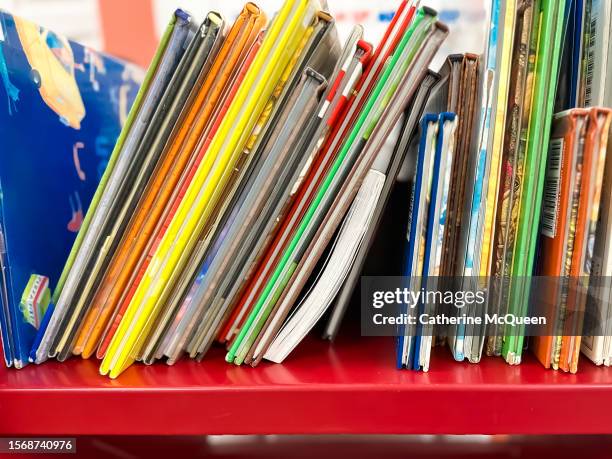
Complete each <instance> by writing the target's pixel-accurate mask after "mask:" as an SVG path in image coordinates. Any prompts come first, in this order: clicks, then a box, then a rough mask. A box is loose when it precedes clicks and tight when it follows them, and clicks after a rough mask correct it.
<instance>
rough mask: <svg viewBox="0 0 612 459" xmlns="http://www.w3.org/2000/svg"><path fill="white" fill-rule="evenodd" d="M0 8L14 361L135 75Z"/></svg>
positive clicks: (6, 293) (90, 191)
mask: <svg viewBox="0 0 612 459" xmlns="http://www.w3.org/2000/svg"><path fill="white" fill-rule="evenodd" d="M142 75H143V73H142V71H141V69H140V68H138V67H135V66H132V65H129V64H126V63H125V62H122V61H120V60H117V59H114V58H111V57H109V56H107V55H105V54H102V53H98V52H95V51H93V50H91V49H89V48H87V47H84V46H81V45H79V44H76V43H73V42H71V41H69V40H67V39H66V38H64V37H62V36H60V35H57V34H55V33H54V32H52V31H50V30H47V29H45V28H43V27H40V26H38V25H36V24H34V23H32V22H29V21H27V20H24V19H21V18H18V17H15V16H12V15H11V14H9V13H6V12H2V11H0V202H1V213H0V232H1V234H0V255H1V256H0V265H1V268H2V275H3V277H2V292H1V293H2V294H1V295H0V296H1V299H2V309H1V310H0V325H1V328H2V345H3V351H4V357H5V362H6V364H7V365H8V366H15V367H17V368H20V367H22V366H23V365H25V364H26V363H27V360H28V358H27V357H28V354H29V351H30V347H31V345H32V341H33V340H34V337H35V334H36V331H37V329H38V328H39V327H40V324H41V321H42V318H43V316H44V314H45V311H46V309H47V307H48V305H49V301H50V292H51V291H52V290H53V289H54V288H55V285H56V284H57V282H58V279H59V276H60V274H61V271H62V268H63V266H64V264H65V262H66V259H67V257H68V254H69V252H70V249H71V246H72V244H73V242H74V240H75V238H76V234H77V232H78V231H79V228H80V226H81V223H82V222H83V219H84V216H85V213H86V211H87V208H88V206H89V203H90V202H91V199H92V197H93V195H94V193H95V191H96V188H97V186H98V183H99V181H100V178H101V177H102V174H103V172H104V170H105V168H106V165H107V163H108V160H109V157H110V155H111V152H112V151H113V148H114V145H115V141H116V139H117V137H118V135H119V133H120V131H121V127H122V124H123V123H124V122H125V120H126V118H127V115H128V112H129V109H130V107H131V105H132V103H133V101H134V98H135V96H136V94H137V92H138V88H139V86H140V82H141V79H142Z"/></svg>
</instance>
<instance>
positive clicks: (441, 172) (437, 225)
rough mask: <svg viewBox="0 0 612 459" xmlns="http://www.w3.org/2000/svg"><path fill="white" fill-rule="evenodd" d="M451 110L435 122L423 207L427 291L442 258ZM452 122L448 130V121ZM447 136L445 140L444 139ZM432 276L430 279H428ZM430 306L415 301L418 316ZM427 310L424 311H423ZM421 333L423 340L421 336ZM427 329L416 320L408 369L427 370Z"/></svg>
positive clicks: (424, 286)
mask: <svg viewBox="0 0 612 459" xmlns="http://www.w3.org/2000/svg"><path fill="white" fill-rule="evenodd" d="M455 118H456V116H455V114H454V113H446V112H445V113H441V114H440V116H439V121H438V123H439V124H438V133H437V139H436V144H435V147H436V148H435V155H434V158H433V175H432V178H431V185H430V186H429V190H426V191H428V193H429V202H428V209H427V225H426V230H425V233H424V236H425V238H424V239H425V241H424V243H425V251H424V258H423V263H422V271H421V274H420V275H421V288H422V290H423V291H425V292H426V291H427V289H428V288H429V287H431V288H432V290H435V286H436V284H437V280H436V279H435V277H436V276H438V275H439V270H440V263H441V258H442V241H443V240H444V230H445V223H446V203H447V200H448V193H449V186H450V172H451V169H452V162H453V157H452V152H451V148H452V147H451V142H452V141H453V140H452V139H454V132H455V128H456V123H455ZM451 123H452V132H450V131H451V126H450V124H451ZM446 137H448V139H446ZM431 277H433V278H434V279H429V278H431ZM432 306H433V305H427V306H426V305H425V304H424V303H423V302H421V303H419V304H418V306H417V308H418V315H419V316H420V315H421V314H423V313H425V312H428V313H430V314H431V313H432V311H431V310H430V309H431V308H432ZM426 309H427V311H426ZM424 333H425V335H426V336H427V339H424ZM431 336H432V335H431V330H429V331H426V332H424V327H423V325H422V324H421V323H420V322H418V323H417V330H416V334H415V337H414V346H413V347H412V354H413V355H412V356H411V358H410V360H411V362H412V369H413V370H419V369H421V368H422V369H424V370H427V369H428V367H429V352H428V353H427V361H426V362H425V361H421V358H420V354H421V345H422V343H423V341H425V346H427V348H426V349H428V350H429V349H431Z"/></svg>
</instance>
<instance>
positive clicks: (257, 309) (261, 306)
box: [226, 8, 436, 364]
mask: <svg viewBox="0 0 612 459" xmlns="http://www.w3.org/2000/svg"><path fill="white" fill-rule="evenodd" d="M435 19H436V17H435V16H434V15H433V14H432V12H431V10H429V9H423V8H421V9H419V10H418V11H417V13H416V15H415V18H414V19H413V21H412V22H411V24H410V26H409V27H408V29H407V30H406V32H405V33H404V35H403V36H402V39H401V40H400V42H399V44H398V45H397V48H396V50H395V51H394V53H393V55H392V57H391V58H390V60H389V62H388V64H387V65H386V66H385V67H384V70H383V73H382V74H381V76H380V78H379V79H378V81H377V82H376V85H375V87H374V89H373V90H372V92H371V94H370V95H369V97H368V99H367V102H366V104H365V105H364V107H363V109H362V110H361V112H360V114H359V117H358V119H357V121H356V123H355V125H354V126H353V128H352V130H351V132H350V135H349V136H348V138H347V139H346V140H345V142H344V143H343V146H342V149H341V150H340V152H339V153H338V156H337V157H336V159H335V161H334V163H333V165H332V166H331V168H330V170H329V171H328V173H327V175H326V176H325V180H324V181H323V183H322V184H321V187H320V188H319V190H318V191H317V194H316V196H315V198H314V199H313V201H312V203H311V204H310V206H309V207H308V210H307V211H306V213H305V215H304V217H303V218H302V220H301V222H300V225H299V227H298V229H297V231H296V233H295V234H294V236H293V238H292V240H291V241H290V242H289V244H288V246H287V249H286V250H285V252H284V253H283V256H282V258H281V260H280V261H279V263H278V264H277V266H276V268H275V270H274V272H273V274H272V276H271V277H270V279H269V280H268V282H267V283H266V286H265V288H264V290H263V292H262V294H261V295H260V296H259V298H258V299H257V303H256V304H255V306H254V308H253V310H252V311H251V313H250V314H249V317H248V318H247V320H246V322H245V324H244V326H243V327H242V329H241V330H240V333H239V334H238V337H237V338H236V340H235V341H234V343H233V344H232V346H231V348H230V350H229V352H228V353H227V356H226V361H228V362H234V363H236V364H241V363H242V362H243V360H244V358H245V356H246V354H247V352H248V350H249V348H250V346H251V345H252V343H253V342H254V341H255V339H256V338H257V336H258V334H259V332H260V331H261V328H262V326H263V325H264V323H265V322H266V319H267V317H268V315H269V314H270V312H271V311H272V310H273V308H274V306H275V304H276V302H277V301H278V299H279V298H280V296H281V294H282V292H283V290H284V289H285V287H286V286H287V283H288V282H289V280H290V279H291V277H292V275H293V273H294V271H295V269H296V268H297V266H298V264H299V259H300V255H303V253H304V249H305V247H307V246H308V244H307V243H306V241H309V240H311V239H312V236H313V235H314V232H316V228H317V227H318V225H316V221H315V220H317V218H318V217H320V216H322V215H324V214H325V212H322V211H321V207H320V206H322V205H323V206H324V205H330V204H331V201H333V196H335V193H337V190H338V189H339V187H340V186H341V184H342V182H343V180H341V179H340V180H339V177H341V176H342V175H343V173H348V172H349V171H350V166H351V164H352V163H353V162H354V161H355V160H356V157H357V156H358V155H359V152H361V151H362V150H363V147H364V146H365V143H366V142H367V139H368V137H369V134H370V133H371V131H372V129H373V125H375V124H376V122H377V121H378V119H380V116H381V115H382V112H383V110H384V108H385V107H386V106H387V105H388V104H389V103H390V101H391V99H392V97H393V94H394V93H395V91H396V90H397V86H398V84H399V81H400V80H401V77H402V75H403V74H404V73H405V72H406V70H407V69H408V66H409V64H410V62H412V60H413V59H414V56H415V55H416V53H417V51H418V50H419V49H420V47H421V45H422V42H423V40H424V38H425V36H426V35H427V33H428V31H429V30H430V27H431V25H432V24H433V23H434V22H435ZM313 230H314V232H313ZM311 233H312V234H311Z"/></svg>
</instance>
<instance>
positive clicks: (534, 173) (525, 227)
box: [502, 0, 565, 364]
mask: <svg viewBox="0 0 612 459" xmlns="http://www.w3.org/2000/svg"><path fill="white" fill-rule="evenodd" d="M564 12H565V0H541V1H540V2H538V4H537V5H536V8H535V9H534V14H535V15H537V16H538V17H537V18H536V21H534V25H535V27H536V28H537V30H534V31H533V33H537V35H538V37H539V38H538V53H537V57H536V71H535V85H534V93H533V98H532V101H531V104H532V106H531V118H530V120H529V132H528V137H527V153H526V158H525V174H524V177H523V190H522V194H521V205H520V213H519V220H518V228H517V235H516V245H515V250H514V257H513V261H512V270H511V272H512V278H513V279H512V280H511V285H510V304H509V310H508V313H510V314H515V315H517V316H523V315H525V314H526V312H527V307H528V303H529V295H530V283H529V282H526V279H527V278H528V277H530V276H531V275H532V273H533V265H534V262H535V254H536V243H537V239H538V233H539V229H540V209H541V202H542V192H543V188H544V175H545V172H546V157H547V154H548V143H549V140H550V129H551V124H552V117H553V112H554V105H555V95H556V91H557V77H558V72H559V60H560V58H561V39H562V36H563V24H564ZM523 342H524V327H522V326H507V328H506V331H505V336H504V343H503V347H502V356H503V357H504V359H505V360H506V361H507V362H508V363H510V364H518V363H520V361H521V354H522V350H523Z"/></svg>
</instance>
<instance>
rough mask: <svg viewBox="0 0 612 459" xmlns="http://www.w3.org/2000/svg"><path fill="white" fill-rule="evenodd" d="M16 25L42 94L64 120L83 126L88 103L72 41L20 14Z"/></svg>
mask: <svg viewBox="0 0 612 459" xmlns="http://www.w3.org/2000/svg"><path fill="white" fill-rule="evenodd" d="M15 26H16V29H17V33H18V35H19V40H20V41H21V45H22V47H23V51H24V52H25V55H26V58H27V59H28V63H29V64H30V67H31V70H30V77H31V79H32V82H33V83H34V84H35V85H36V87H37V88H38V91H39V92H40V95H41V97H42V98H43V100H44V101H45V103H46V104H47V105H48V106H49V108H51V110H53V111H54V112H55V113H57V114H58V116H59V118H60V121H61V122H63V123H64V124H66V125H67V126H70V127H72V128H74V129H80V128H81V121H82V120H83V118H84V117H85V105H84V104H83V99H82V98H81V93H80V91H79V87H78V86H77V82H76V79H75V76H74V66H75V64H74V55H73V53H72V48H71V47H70V43H68V40H66V38H64V37H61V36H59V35H57V34H55V33H53V32H51V31H49V30H47V29H44V28H42V27H39V26H37V25H36V24H34V23H32V22H29V21H26V20H23V19H20V18H17V17H15Z"/></svg>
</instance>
